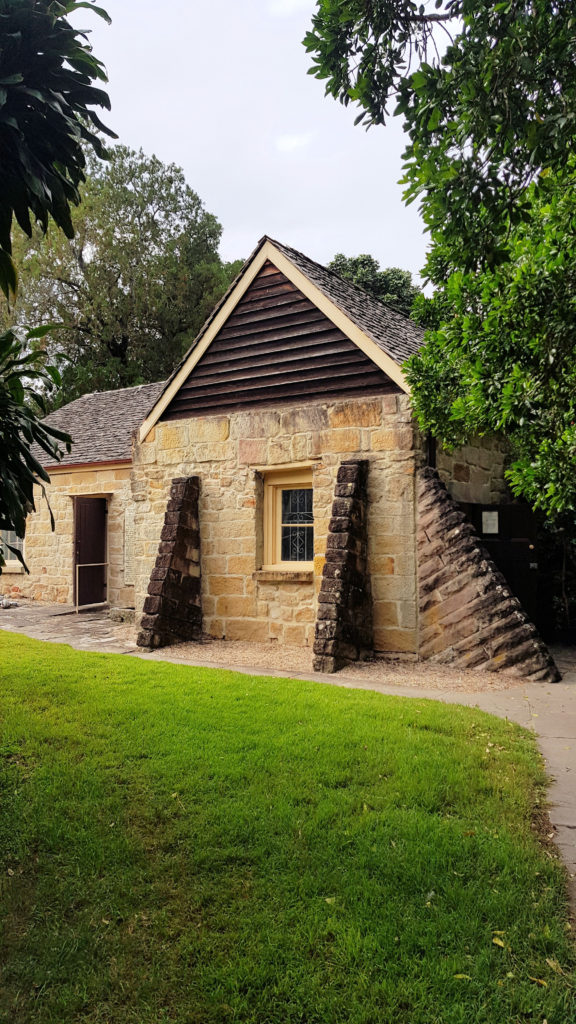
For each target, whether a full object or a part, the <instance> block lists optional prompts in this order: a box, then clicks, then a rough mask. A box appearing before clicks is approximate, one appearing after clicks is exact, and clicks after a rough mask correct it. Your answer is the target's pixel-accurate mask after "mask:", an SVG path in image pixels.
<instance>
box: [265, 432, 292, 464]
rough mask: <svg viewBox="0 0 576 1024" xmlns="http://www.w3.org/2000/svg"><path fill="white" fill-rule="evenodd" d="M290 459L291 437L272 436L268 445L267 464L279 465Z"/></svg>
mask: <svg viewBox="0 0 576 1024" xmlns="http://www.w3.org/2000/svg"><path fill="white" fill-rule="evenodd" d="M291 461H292V438H291V437H274V438H272V440H271V441H270V444H269V446H268V464H269V465H271V466H276V465H279V464H281V463H283V462H291Z"/></svg>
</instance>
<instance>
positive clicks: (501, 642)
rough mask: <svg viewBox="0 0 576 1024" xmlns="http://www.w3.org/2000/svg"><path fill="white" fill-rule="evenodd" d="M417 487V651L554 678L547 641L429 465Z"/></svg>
mask: <svg viewBox="0 0 576 1024" xmlns="http://www.w3.org/2000/svg"><path fill="white" fill-rule="evenodd" d="M417 494H418V539H417V540H418V585H419V595H418V598H419V613H420V638H419V655H420V657H421V658H430V659H433V660H434V661H441V662H446V663H452V664H453V665H456V666H458V667H460V668H477V669H484V670H487V671H495V670H497V669H501V670H505V671H508V672H510V673H511V674H513V675H517V676H522V677H524V678H527V679H530V680H532V681H534V682H535V681H537V680H541V681H542V682H546V683H551V682H557V681H558V680H559V679H560V678H561V677H560V673H559V672H558V669H557V668H556V665H555V664H554V661H553V659H552V656H551V654H550V652H549V651H548V648H547V647H546V645H545V644H544V642H543V641H542V640H541V639H540V636H539V635H538V632H537V630H536V627H535V626H534V625H533V623H532V622H531V621H530V619H529V618H528V616H527V615H526V612H525V611H524V609H523V608H522V606H521V604H520V602H519V601H518V599H517V598H516V597H515V596H514V594H513V593H512V591H511V590H510V587H509V586H508V584H507V582H506V580H505V579H504V577H503V575H502V573H501V572H500V571H499V569H498V568H497V567H496V565H495V564H494V562H493V561H492V559H491V558H490V555H489V554H488V552H487V551H486V549H485V548H484V547H483V546H482V544H481V542H480V539H479V537H478V535H477V533H476V531H475V530H474V528H473V526H472V525H471V524H470V523H469V522H468V520H467V518H466V516H465V515H464V513H463V512H462V511H461V509H460V508H459V507H458V505H457V504H456V502H455V501H454V500H453V499H452V498H451V497H450V495H449V494H448V491H447V490H446V488H445V486H444V484H443V483H442V481H441V480H440V478H439V477H438V474H437V473H436V470H434V469H431V468H429V467H426V468H424V469H421V470H419V472H418V481H417Z"/></svg>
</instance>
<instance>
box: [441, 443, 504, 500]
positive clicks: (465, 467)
mask: <svg viewBox="0 0 576 1024" xmlns="http://www.w3.org/2000/svg"><path fill="white" fill-rule="evenodd" d="M504 461H505V447H504V444H503V442H502V441H501V440H500V439H499V438H493V437H490V438H486V437H479V438H478V439H477V441H476V442H475V443H474V444H470V445H466V446H465V447H464V448H457V449H456V450H455V451H453V452H445V451H443V450H442V449H441V448H439V449H438V452H437V456H436V468H437V470H438V475H439V476H440V479H441V480H442V481H443V483H445V484H446V486H447V488H448V491H449V493H450V494H451V496H452V497H453V498H454V499H455V500H456V501H463V502H474V503H476V504H481V505H499V504H501V503H502V502H504V501H507V500H508V491H507V488H506V482H505V480H504Z"/></svg>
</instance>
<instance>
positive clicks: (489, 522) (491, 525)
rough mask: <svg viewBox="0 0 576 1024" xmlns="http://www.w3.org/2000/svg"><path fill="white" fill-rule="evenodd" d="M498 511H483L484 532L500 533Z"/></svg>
mask: <svg viewBox="0 0 576 1024" xmlns="http://www.w3.org/2000/svg"><path fill="white" fill-rule="evenodd" d="M498 531H499V527H498V512H497V511H495V512H483V513H482V533H498Z"/></svg>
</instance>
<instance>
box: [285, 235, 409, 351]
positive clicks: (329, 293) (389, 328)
mask: <svg viewBox="0 0 576 1024" xmlns="http://www.w3.org/2000/svg"><path fill="white" fill-rule="evenodd" d="M268 241H270V242H271V243H272V245H273V246H274V248H275V249H278V250H279V251H280V252H282V253H284V255H285V256H286V258H287V259H289V260H290V261H291V262H292V263H293V264H294V265H295V266H296V267H298V269H299V270H301V271H302V273H303V274H305V275H306V277H307V278H308V279H309V280H310V281H312V282H313V283H314V284H315V285H316V287H317V288H319V289H320V291H321V292H322V293H323V294H324V295H326V297H327V298H328V299H330V300H331V301H332V302H333V303H334V305H335V306H337V307H338V309H341V310H342V312H343V313H346V314H347V315H348V316H349V317H350V319H351V320H353V321H354V323H355V324H357V325H358V327H360V328H361V329H362V330H363V331H364V332H365V333H366V334H367V335H368V337H369V338H371V339H372V341H374V342H376V344H377V345H378V347H379V348H381V349H382V351H383V352H386V353H387V355H389V356H390V358H391V359H393V360H394V362H396V363H398V364H399V365H400V364H402V363H403V362H404V361H405V360H406V359H408V357H409V356H411V355H413V354H414V353H415V352H417V351H418V349H419V348H420V347H421V345H422V341H423V338H424V332H423V331H422V330H421V328H420V327H418V326H417V325H416V324H415V323H414V322H413V321H412V320H409V319H408V318H407V317H405V316H403V314H402V313H399V312H398V311H397V310H395V309H392V308H391V307H390V306H387V305H386V304H385V303H384V302H380V301H379V299H375V298H374V297H373V296H372V295H369V294H368V292H365V291H364V289H363V288H358V287H357V286H356V285H354V284H352V282H351V281H345V280H344V279H343V278H341V277H339V275H338V274H335V273H334V271H333V270H329V269H328V267H323V266H322V265H321V264H320V263H315V262H314V260H311V259H309V258H308V256H305V255H304V254H303V253H301V252H298V250H297V249H292V248H291V247H290V246H289V245H283V244H282V243H281V242H276V241H275V240H274V239H273V238H270V239H268Z"/></svg>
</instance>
